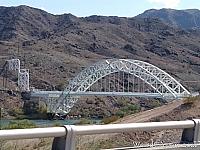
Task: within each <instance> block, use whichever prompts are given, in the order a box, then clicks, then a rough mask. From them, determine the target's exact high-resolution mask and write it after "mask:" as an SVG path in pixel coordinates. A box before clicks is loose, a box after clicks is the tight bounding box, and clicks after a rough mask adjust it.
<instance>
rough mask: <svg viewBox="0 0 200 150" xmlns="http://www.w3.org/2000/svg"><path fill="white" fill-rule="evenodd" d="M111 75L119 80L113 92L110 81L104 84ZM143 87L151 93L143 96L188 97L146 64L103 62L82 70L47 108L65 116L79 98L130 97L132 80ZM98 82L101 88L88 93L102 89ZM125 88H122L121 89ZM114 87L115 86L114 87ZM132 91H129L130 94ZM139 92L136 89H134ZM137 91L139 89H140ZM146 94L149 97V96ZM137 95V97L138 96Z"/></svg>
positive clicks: (123, 60) (138, 62)
mask: <svg viewBox="0 0 200 150" xmlns="http://www.w3.org/2000/svg"><path fill="white" fill-rule="evenodd" d="M110 74H114V77H113V78H116V76H117V75H118V76H121V77H122V82H119V81H118V88H117V90H116V89H114V88H113V87H112V86H111V85H112V84H110V81H111V80H110V79H109V80H107V81H108V82H107V81H106V80H105V78H106V76H109V75H110ZM136 78H137V79H139V80H140V81H143V83H145V86H143V87H145V88H146V87H147V86H149V87H151V89H152V90H151V91H143V92H141V94H142V95H143V96H146V97H148V96H151V94H154V95H156V96H155V97H161V98H164V99H177V98H182V97H188V96H190V95H191V93H190V92H189V91H188V90H187V89H185V88H184V87H183V86H182V85H181V84H180V83H179V82H178V81H176V80H175V79H174V78H173V77H172V76H170V75H169V74H168V73H166V72H165V71H163V70H161V69H159V68H158V67H156V66H154V65H152V64H149V63H147V62H143V61H139V60H132V59H107V60H103V61H100V62H97V63H95V64H93V65H91V66H89V67H88V68H86V69H84V70H83V71H82V72H81V73H80V74H78V75H77V76H76V77H75V78H74V79H73V80H71V81H70V82H69V84H68V86H67V87H66V88H65V90H64V91H63V92H62V93H61V94H60V96H59V98H57V99H53V100H51V99H49V102H48V103H47V104H48V107H49V109H50V111H52V112H54V113H60V114H66V113H68V112H69V111H70V110H71V108H72V107H73V106H74V104H75V103H76V101H77V100H78V99H79V97H78V96H80V95H95V94H97V95H106V94H107V95H109V94H110V95H129V96H131V95H134V93H136V91H135V88H134V87H135V86H136V85H137V87H139V86H142V85H141V84H139V83H138V84H135V79H136ZM102 79H104V81H105V85H106V86H105V87H104V88H103V87H102V86H99V85H98V86H97V89H100V91H99V92H92V91H90V88H91V87H92V85H95V84H96V83H98V82H99V83H100V84H101V85H102ZM112 82H115V80H112ZM125 86H126V87H125ZM115 87H116V83H115ZM131 89H132V91H131ZM138 89H139V88H138ZM140 89H141V88H140ZM149 92H150V93H149ZM142 95H141V96H142Z"/></svg>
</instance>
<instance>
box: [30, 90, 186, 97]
mask: <svg viewBox="0 0 200 150" xmlns="http://www.w3.org/2000/svg"><path fill="white" fill-rule="evenodd" d="M62 93H63V92H62V91H33V92H31V97H52V98H53V97H54V98H57V97H59V96H60V95H61V94H62ZM64 94H66V95H67V94H69V95H71V96H93V95H95V96H127V97H152V98H163V96H162V95H160V94H159V93H138V92H135V93H134V92H92V91H88V92H70V93H68V92H65V93H64ZM187 96H188V95H183V94H178V98H182V97H187ZM164 97H167V98H170V97H171V98H174V97H173V95H172V94H171V93H166V94H165V95H164Z"/></svg>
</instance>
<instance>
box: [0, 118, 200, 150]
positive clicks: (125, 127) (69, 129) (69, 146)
mask: <svg viewBox="0 0 200 150" xmlns="http://www.w3.org/2000/svg"><path fill="white" fill-rule="evenodd" d="M199 123H200V120H199V119H195V120H186V121H169V122H147V123H129V124H109V125H87V126H75V125H65V126H64V127H52V128H34V129H14V130H0V140H10V139H30V138H41V137H63V136H66V138H65V141H64V143H62V144H63V145H64V147H65V150H75V138H76V136H77V135H92V134H108V133H121V132H131V131H151V130H164V129H186V130H189V131H191V132H193V133H188V132H187V134H188V135H184V136H185V137H187V138H186V139H188V140H189V141H190V142H192V143H194V144H195V143H199V142H200V133H199V127H200V124H199ZM58 140H59V139H58ZM183 140H184V139H183ZM186 142H187V141H186ZM62 144H61V145H57V146H58V147H59V146H62Z"/></svg>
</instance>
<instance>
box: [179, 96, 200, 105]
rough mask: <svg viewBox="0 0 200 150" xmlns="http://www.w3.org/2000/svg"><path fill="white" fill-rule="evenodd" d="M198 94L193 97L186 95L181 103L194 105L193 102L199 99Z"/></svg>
mask: <svg viewBox="0 0 200 150" xmlns="http://www.w3.org/2000/svg"><path fill="white" fill-rule="evenodd" d="M199 99H200V98H199V96H195V97H188V98H186V99H184V100H183V104H184V105H189V106H194V105H195V102H196V101H197V100H199Z"/></svg>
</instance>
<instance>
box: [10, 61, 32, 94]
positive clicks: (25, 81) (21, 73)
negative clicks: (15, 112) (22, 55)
mask: <svg viewBox="0 0 200 150" xmlns="http://www.w3.org/2000/svg"><path fill="white" fill-rule="evenodd" d="M7 62H8V69H9V70H11V71H17V72H18V87H19V89H20V90H21V91H23V92H24V91H29V90H30V89H29V70H28V69H21V68H20V60H19V59H11V60H7Z"/></svg>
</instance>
